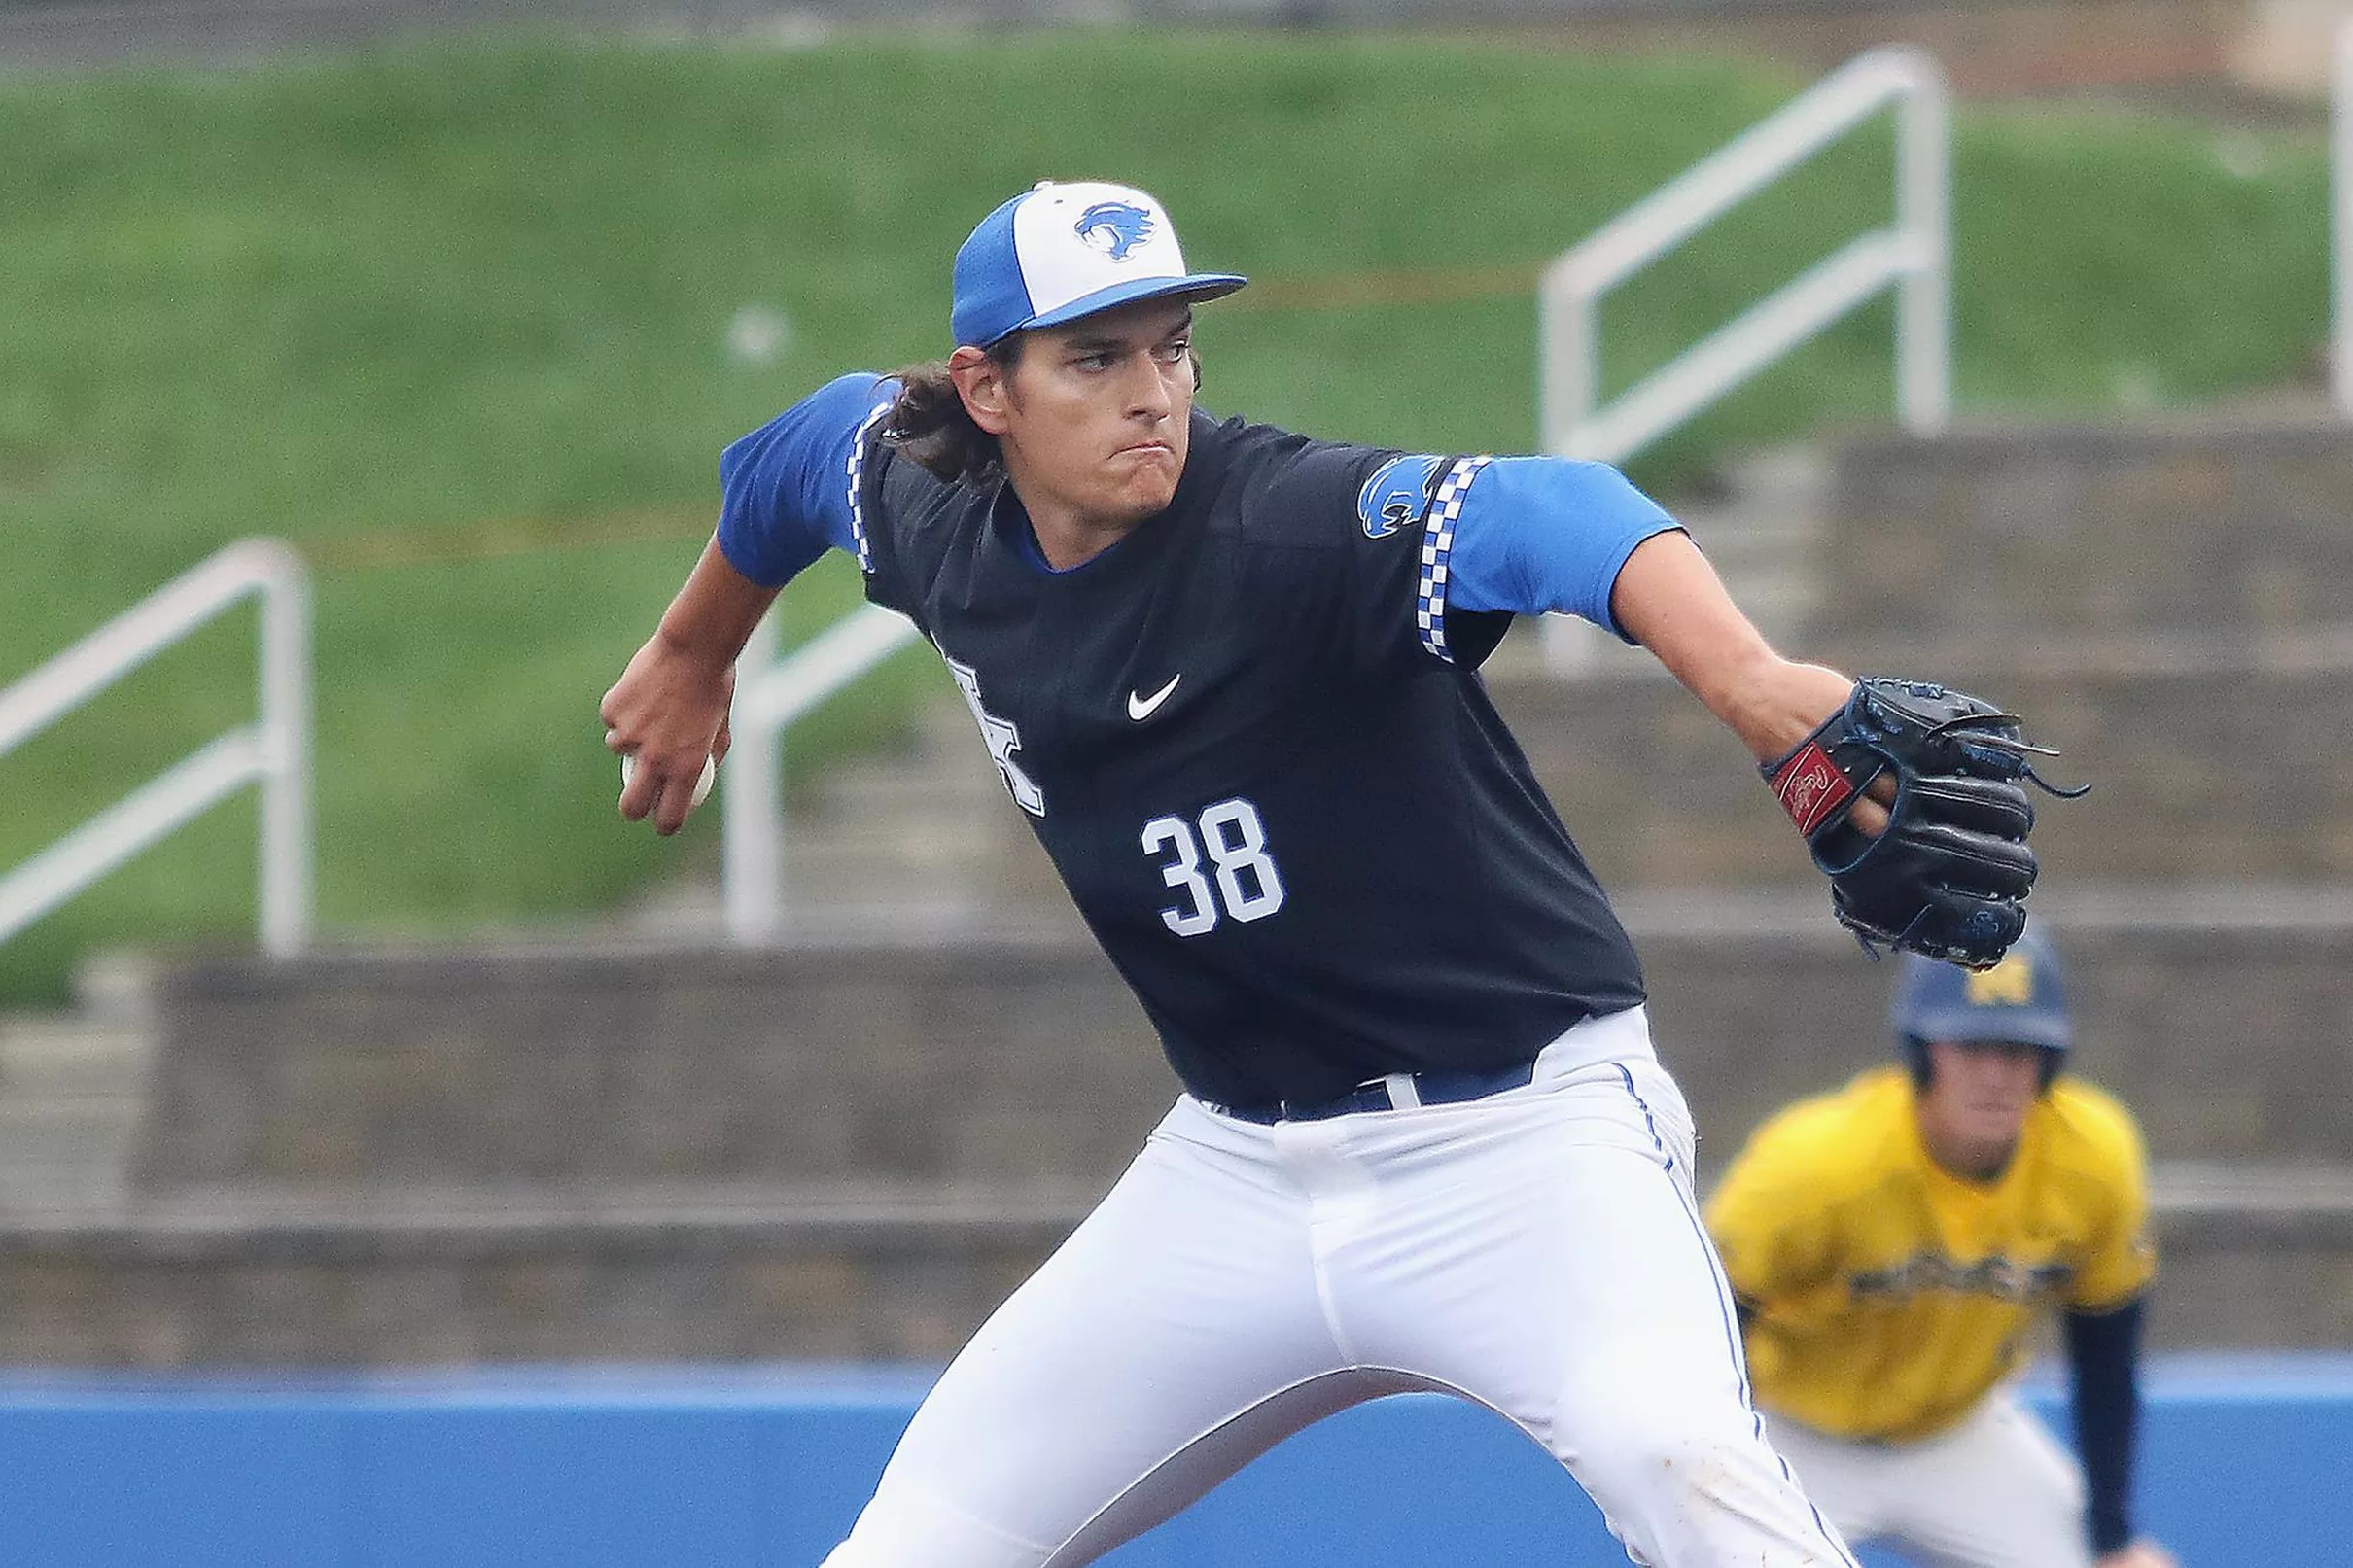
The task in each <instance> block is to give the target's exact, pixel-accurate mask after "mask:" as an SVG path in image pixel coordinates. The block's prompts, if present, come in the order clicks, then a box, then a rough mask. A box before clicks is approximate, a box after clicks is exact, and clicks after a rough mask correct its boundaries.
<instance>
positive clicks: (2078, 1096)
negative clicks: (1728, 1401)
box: [1707, 928, 2172, 1568]
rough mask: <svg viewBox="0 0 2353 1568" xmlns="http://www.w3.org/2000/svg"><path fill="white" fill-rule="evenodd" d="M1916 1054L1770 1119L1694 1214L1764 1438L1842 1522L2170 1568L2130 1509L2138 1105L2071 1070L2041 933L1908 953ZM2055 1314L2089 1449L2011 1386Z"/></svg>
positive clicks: (2052, 1560)
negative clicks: (1962, 948) (2076, 1456)
mask: <svg viewBox="0 0 2353 1568" xmlns="http://www.w3.org/2000/svg"><path fill="white" fill-rule="evenodd" d="M1893 1015H1894V1023H1895V1031H1896V1036H1897V1039H1898V1041H1899V1043H1900V1045H1901V1049H1902V1054H1903V1058H1904V1064H1903V1065H1902V1066H1900V1067H1883V1068H1879V1069H1878V1070H1876V1071H1872V1072H1866V1073H1864V1074H1863V1075H1862V1076H1860V1077H1858V1078H1856V1079H1855V1080H1854V1081H1853V1082H1851V1083H1849V1084H1847V1085H1846V1086H1845V1087H1844V1089H1841V1090H1839V1091H1838V1092H1837V1093H1835V1094H1831V1095H1826V1096H1823V1097H1821V1098H1816V1099H1809V1100H1804V1101H1801V1102H1800V1103H1798V1104H1795V1105H1792V1106H1790V1107H1788V1108H1787V1109H1785V1110H1782V1111H1781V1112H1779V1113H1778V1114H1776V1115H1775V1116H1774V1117H1773V1118H1772V1119H1770V1120H1769V1121H1767V1122H1766V1123H1765V1125H1764V1126H1763V1127H1761V1128H1759V1129H1758V1130H1757V1132H1756V1133H1755V1135H1754V1136H1753V1137H1751V1138H1750V1140H1749V1142H1748V1146H1747V1147H1746V1148H1745V1149H1743V1150H1742V1151H1741V1152H1740V1154H1739V1156H1738V1158H1737V1159H1736V1160H1734V1162H1733V1163H1732V1166H1731V1167H1730V1168H1729V1169H1728V1170H1727V1171H1726V1172H1725V1175H1724V1179H1723V1181H1722V1182H1721V1184H1720V1185H1719V1186H1718V1187H1717V1189H1716V1191H1715V1193H1714V1195H1713V1197H1712V1198H1711V1199H1710V1201H1709V1202H1708V1207H1707V1220H1708V1225H1709V1228H1710V1229H1711V1230H1712V1231H1713V1232H1714V1234H1715V1238H1716V1244H1717V1246H1718V1248H1719V1249H1720V1251H1721V1252H1722V1254H1723V1259H1724V1267H1725V1271H1726V1272H1727V1273H1728V1274H1729V1275H1730V1276H1731V1280H1732V1287H1733V1292H1734V1294H1735V1296H1736V1298H1737V1299H1738V1308H1739V1315H1740V1322H1741V1327H1742V1329H1743V1332H1744V1337H1745V1339H1746V1342H1747V1350H1748V1364H1749V1375H1750V1377H1751V1379H1752V1382H1753V1390H1754V1394H1755V1399H1756V1403H1757V1406H1758V1408H1759V1409H1761V1410H1762V1411H1765V1412H1766V1415H1767V1418H1768V1420H1769V1421H1770V1423H1771V1436H1772V1439H1773V1442H1774V1446H1775V1447H1777V1448H1778V1449H1779V1450H1780V1451H1781V1453H1782V1454H1783V1455H1784V1456H1785V1457H1786V1458H1787V1459H1788V1460H1789V1462H1790V1464H1791V1465H1792V1466H1794V1467H1795V1469H1796V1470H1797V1473H1798V1479H1799V1481H1800V1482H1801V1483H1802V1484H1803V1485H1804V1486H1805V1488H1806V1491H1807V1493H1808V1495H1809V1496H1810V1497H1811V1498H1812V1499H1813V1500H1814V1502H1815V1504H1816V1506H1818V1507H1819V1508H1820V1509H1821V1510H1822V1511H1823V1513H1824V1514H1826V1515H1827V1516H1829V1517H1830V1519H1831V1521H1832V1522H1833V1523H1834V1524H1836V1525H1837V1526H1838V1528H1839V1530H1840V1532H1841V1533H1842V1534H1844V1536H1845V1537H1846V1538H1847V1539H1848V1540H1849V1541H1853V1542H1858V1543H1859V1542H1863V1541H1870V1540H1879V1541H1882V1542H1884V1543H1886V1544H1888V1545H1890V1546H1893V1547H1895V1548H1896V1549H1898V1550H1899V1551H1904V1552H1905V1553H1906V1554H1907V1555H1909V1556H1911V1557H1913V1558H1914V1559H1915V1560H1917V1561H1919V1562H1921V1563H1924V1564H1929V1565H1933V1568H2085V1565H2087V1564H2090V1563H2093V1562H2096V1563H2097V1564H2098V1568H2170V1564H2171V1562H2172V1559H2171V1557H2170V1556H2169V1555H2168V1554H2167V1553H2166V1552H2165V1551H2163V1549H2161V1548H2160V1547H2159V1546H2157V1545H2156V1544H2155V1543H2153V1542H2150V1541H2147V1540H2143V1539H2139V1538H2136V1536H2135V1535H2134V1533H2133V1530H2132V1526H2131V1520H2130V1516H2129V1507H2128V1498H2129V1494H2130V1489H2131V1471H2132V1447H2133V1438H2134V1433H2135V1429H2136V1427H2137V1425H2138V1418H2139V1394H2138V1378H2137V1364H2138V1360H2139V1349H2140V1328H2141V1316H2142V1311H2143V1304H2144V1303H2145V1301H2146V1299H2147V1295H2148V1291H2149V1284H2150V1279H2151V1277H2152V1275H2153V1274H2154V1272H2155V1270H2156V1257H2155V1254H2154V1252H2153V1250H2152V1248H2151V1247H2150V1244H2149V1240H2148V1236H2147V1230H2146V1227H2147V1220H2148V1190H2147V1188H2148V1184H2147V1175H2146V1171H2145V1168H2144V1163H2143V1159H2142V1153H2141V1140H2140V1133H2139V1131H2138V1129H2137V1128H2136V1127H2135V1126H2134V1124H2133V1121H2132V1117H2131V1115H2130V1113H2128V1112H2127V1111H2126V1110H2125V1108H2124V1106H2122V1105H2121V1104H2119V1103H2118V1102H2117V1101H2116V1100H2115V1099H2114V1098H2110V1097H2109V1096H2108V1095H2106V1094H2104V1093H2102V1092H2101V1091H2099V1090H2097V1089H2094V1088H2092V1087H2091V1086H2090V1085H2089V1084H2086V1083H2082V1082H2079V1081H2077V1080H2075V1079H2073V1078H2069V1077H2064V1076H2061V1075H2060V1071H2059V1069H2060V1067H2061V1065H2062V1064H2063V1063H2064V1062H2065V1059H2066V1053H2067V1048H2068V1044H2069V1041H2070V1038H2071V1033H2072V1030H2071V1026H2070V1020H2069V1016H2068V1011H2067V1003H2066V995H2065V991H2064V979H2063V977H2062V975H2061V974H2060V971H2059V964H2058V959H2057V957H2056V955H2055V954H2054V952H2053V950H2052V947H2051V944H2050V942H2049V940H2048V939H2047V938H2046V937H2045V936H2044V935H2043V934H2042V933H2041V932H2040V931H2039V930H2036V929H2033V928H2029V929H2028V930H2027V932H2026V934H2025V936H2024V937H2023V938H2022V939H2021V940H2020V941H2019V944H2018V945H2017V946H2016V947H2015V948H2013V949H2012V950H2011V953H2010V956H2009V957H2008V958H2005V959H2004V960H2003V961H2002V962H2001V963H2000V964H1999V965H1997V966H1996V967H1994V968H1992V969H1988V970H1984V971H1983V972H1979V973H1972V972H1970V971H1968V970H1965V969H1960V968H1956V967H1953V966H1952V965H1949V964H1941V963H1932V962H1930V961H1928V960H1926V959H1920V958H1906V959H1905V962H1904V969H1903V973H1902V976H1901V978H1900V980H1899V982H1898V987H1897V993H1896V997H1895V1005H1894V1009H1893ZM2051 1308H2055V1309H2056V1310H2057V1311H2058V1312H2059V1313H2060V1314H2061V1317H2062V1319H2063V1322H2064V1325H2065V1329H2066V1342H2067V1351H2068V1358H2069V1361H2070V1363H2071V1369H2072V1372H2073V1375H2074V1392H2075V1413H2076V1420H2075V1427H2076V1446H2077V1449H2078V1452H2079V1453H2080V1455H2081V1466H2080V1468H2079V1466H2078V1465H2077V1464H2076V1463H2074V1462H2071V1461H2070V1459H2069V1457H2068V1456H2067V1454H2066V1452H2065V1451H2064V1450H2063V1449H2062V1448H2061V1447H2060V1446H2058V1444H2057V1443H2055V1442H2054V1440H2053V1439H2052V1437H2051V1436H2050V1434H2049V1433H2047V1432H2046V1431H2045V1430H2044V1429H2043V1428H2042V1426H2041V1425H2040V1424H2038V1423H2037V1422H2036V1421H2035V1420H2034V1418H2033V1417H2032V1416H2030V1415H2029V1414H2027V1413H2026V1412H2025V1411H2023V1410H2022V1409H2020V1408H2019V1405H2018V1403H2017V1402H2016V1401H2015V1400H2014V1399H2013V1398H2012V1396H2011V1394H2010V1392H2009V1390H2008V1388H2007V1386H2006V1384H2007V1381H2008V1379H2009V1377H2010V1376H2011V1374H2012V1373H2013V1372H2015V1371H2016V1370H2017V1368H2018V1365H2019V1355H2020V1346H2021V1343H2022V1342H2023V1340H2024V1338H2025V1335H2026V1332H2027V1330H2028V1328H2029V1326H2030V1324H2031V1322H2032V1320H2033V1318H2034V1317H2035V1315H2036V1314H2037V1313H2038V1312H2041V1311H2043V1310H2046V1309H2051Z"/></svg>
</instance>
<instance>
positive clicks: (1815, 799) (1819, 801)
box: [1773, 741, 1854, 834]
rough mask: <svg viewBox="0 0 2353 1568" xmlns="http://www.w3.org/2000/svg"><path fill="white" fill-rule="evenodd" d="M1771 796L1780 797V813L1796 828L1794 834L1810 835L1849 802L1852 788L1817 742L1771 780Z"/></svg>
mask: <svg viewBox="0 0 2353 1568" xmlns="http://www.w3.org/2000/svg"><path fill="white" fill-rule="evenodd" d="M1773 792H1774V794H1775V795H1777V796H1778V797H1780V801H1781V809H1782V810H1783V811H1786V812H1787V813H1789V819H1790V820H1791V821H1793V822H1795V823H1797V824H1798V831H1799V832H1800V833H1801V834H1811V833H1812V832H1813V830H1814V829H1815V828H1817V827H1819V826H1821V825H1822V823H1823V821H1824V819H1827V818H1828V817H1829V816H1830V814H1831V813H1832V812H1834V811H1837V810H1838V809H1839V808H1840V807H1841V806H1844V805H1845V804H1846V802H1847V801H1848V800H1849V799H1851V798H1853V795H1854V785H1853V784H1849V783H1848V782H1847V780H1846V775H1844V773H1841V772H1840V771H1839V766H1838V764H1837V763H1835V762H1833V761H1831V760H1830V753H1829V752H1827V751H1825V750H1823V749H1822V748H1821V745H1820V743H1819V742H1815V741H1808V742H1807V743H1806V744H1805V745H1804V746H1801V747H1799V748H1798V749H1797V750H1796V751H1795V752H1793V753H1791V755H1790V758H1789V760H1788V761H1786V762H1784V763H1782V764H1781V767H1780V771H1779V772H1777V773H1775V774H1774V776H1773Z"/></svg>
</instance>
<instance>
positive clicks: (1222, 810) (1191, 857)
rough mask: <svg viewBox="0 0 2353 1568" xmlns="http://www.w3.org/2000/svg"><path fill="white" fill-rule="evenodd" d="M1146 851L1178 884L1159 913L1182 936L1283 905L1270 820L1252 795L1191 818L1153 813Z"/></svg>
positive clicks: (1146, 830)
mask: <svg viewBox="0 0 2353 1568" xmlns="http://www.w3.org/2000/svg"><path fill="white" fill-rule="evenodd" d="M1143 853H1144V854H1147V855H1150V856H1151V857H1152V858H1153V859H1154V860H1155V861H1156V862H1158V864H1159V866H1160V879H1161V880H1162V881H1163V882H1165V883H1167V884H1168V885H1169V886H1170V887H1172V888H1174V889H1176V902H1175V903H1174V904H1171V905H1170V906H1169V907H1168V908H1166V909H1164V910H1162V911H1161V912H1160V919H1161V921H1162V922H1163V923H1165V924H1166V925H1167V926H1168V928H1169V929H1170V930H1172V931H1175V932H1176V934H1177V935H1178V936H1206V935H1208V934H1209V933H1210V932H1212V931H1213V930H1215V929H1216V928H1217V923H1218V922H1219V921H1220V920H1233V921H1242V922H1246V923H1247V922H1249V921H1260V920H1264V919H1266V918H1267V917H1268V916H1269V915H1272V914H1274V913H1275V911H1277V910H1279V909H1281V908H1282V873H1281V872H1279V871H1277V870H1276V869H1275V860H1274V857H1273V856H1272V855H1270V854H1268V853H1267V846H1266V824H1265V823H1264V822H1262V821H1261V820H1259V818H1258V808H1257V807H1256V806H1253V805H1251V804H1250V803H1249V802H1248V801H1247V800H1243V799H1240V798H1239V797H1237V798H1236V799H1233V800H1221V801H1219V802H1217V804H1216V805H1214V806H1208V807H1204V808H1203V809H1202V811H1201V813H1200V815H1199V816H1198V817H1195V818H1193V819H1185V818H1182V817H1155V818H1153V819H1151V820H1150V821H1148V822H1146V823H1144V824H1143Z"/></svg>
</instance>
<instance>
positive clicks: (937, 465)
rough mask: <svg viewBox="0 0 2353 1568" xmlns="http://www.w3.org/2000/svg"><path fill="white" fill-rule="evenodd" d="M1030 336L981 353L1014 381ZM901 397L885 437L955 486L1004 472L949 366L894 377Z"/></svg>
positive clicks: (886, 420) (998, 452)
mask: <svg viewBox="0 0 2353 1568" xmlns="http://www.w3.org/2000/svg"><path fill="white" fill-rule="evenodd" d="M1026 336H1028V334H1027V333H1026V332H1015V333H1014V334H1013V335H1012V336H1010V337H1007V338H1005V339H1003V340H1002V341H1001V342H999V343H997V344H995V345H994V346H993V347H990V348H987V349H983V350H982V351H981V352H983V353H984V354H986V355H988V356H989V358H990V359H991V360H992V361H994V362H995V363H996V365H997V367H998V369H999V370H1001V371H1002V372H1003V373H1004V374H1005V375H1007V376H1010V375H1011V374H1012V373H1013V368H1014V366H1017V365H1019V364H1020V363H1021V348H1022V340H1023V339H1024V338H1025V337H1026ZM894 373H895V374H896V377H897V380H898V397H897V399H896V401H894V402H893V403H892V404H891V411H890V412H889V413H888V414H885V415H884V416H883V428H882V437H883V439H884V440H886V441H889V442H890V443H891V444H892V445H893V446H896V447H897V448H898V449H899V450H900V451H902V452H904V453H906V454H907V456H909V457H911V458H913V459H914V460H915V461H916V462H917V463H919V464H921V465H922V466H923V467H924V468H926V469H929V470H931V472H933V473H935V474H937V475H938V476H939V477H940V478H942V479H945V480H947V481H949V482H950V483H951V484H952V483H954V482H955V481H957V480H959V479H963V480H966V481H969V482H970V483H973V484H985V483H987V482H989V481H991V480H994V479H996V478H998V477H999V476H1000V475H1001V474H1002V473H1003V472H1004V470H1005V459H1004V451H1003V449H1002V448H1001V447H1000V446H999V445H998V444H997V437H996V436H992V435H990V434H989V433H988V432H987V431H985V430H982V429H981V428H980V427H979V426H978V425H975V424H973V423H972V415H971V412H970V411H969V410H968V409H966V407H965V401H964V398H963V396H962V395H961V394H959V393H958V392H957V390H956V383H955V381H953V380H952V379H950V377H949V375H948V362H947V361H945V360H927V361H925V362H924V363H923V364H921V365H910V366H907V367H906V368H905V369H903V370H898V371H896V372H894Z"/></svg>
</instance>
